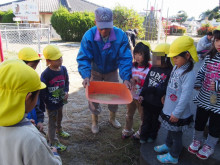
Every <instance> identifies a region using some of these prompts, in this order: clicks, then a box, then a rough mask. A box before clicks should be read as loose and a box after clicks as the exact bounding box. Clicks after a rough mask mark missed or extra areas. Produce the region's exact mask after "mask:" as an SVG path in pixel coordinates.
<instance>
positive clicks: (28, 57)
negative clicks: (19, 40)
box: [18, 47, 41, 61]
mask: <svg viewBox="0 0 220 165" xmlns="http://www.w3.org/2000/svg"><path fill="white" fill-rule="evenodd" d="M18 58H19V59H21V60H24V61H36V60H41V58H40V57H39V55H38V53H37V52H36V51H35V50H34V49H32V48H30V47H25V48H23V49H21V50H20V51H19V52H18Z"/></svg>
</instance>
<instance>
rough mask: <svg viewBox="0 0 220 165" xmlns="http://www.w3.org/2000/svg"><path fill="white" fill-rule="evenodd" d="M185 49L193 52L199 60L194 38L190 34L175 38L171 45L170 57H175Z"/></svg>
mask: <svg viewBox="0 0 220 165" xmlns="http://www.w3.org/2000/svg"><path fill="white" fill-rule="evenodd" d="M185 51H188V52H189V53H190V54H191V56H192V58H193V60H194V61H195V62H198V61H199V59H198V55H197V51H196V47H195V45H194V40H193V39H192V38H191V37H189V36H181V37H178V38H177V39H175V40H174V41H173V43H172V44H171V45H170V52H169V54H168V57H175V56H177V55H179V54H180V53H182V52H185Z"/></svg>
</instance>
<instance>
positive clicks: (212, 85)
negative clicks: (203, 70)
mask: <svg viewBox="0 0 220 165" xmlns="http://www.w3.org/2000/svg"><path fill="white" fill-rule="evenodd" d="M210 90H211V91H215V81H212V82H211V84H210Z"/></svg>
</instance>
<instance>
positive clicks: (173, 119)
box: [170, 114, 179, 123]
mask: <svg viewBox="0 0 220 165" xmlns="http://www.w3.org/2000/svg"><path fill="white" fill-rule="evenodd" d="M178 120H179V119H178V118H177V117H175V116H173V114H171V116H170V121H171V122H172V123H176V122H178Z"/></svg>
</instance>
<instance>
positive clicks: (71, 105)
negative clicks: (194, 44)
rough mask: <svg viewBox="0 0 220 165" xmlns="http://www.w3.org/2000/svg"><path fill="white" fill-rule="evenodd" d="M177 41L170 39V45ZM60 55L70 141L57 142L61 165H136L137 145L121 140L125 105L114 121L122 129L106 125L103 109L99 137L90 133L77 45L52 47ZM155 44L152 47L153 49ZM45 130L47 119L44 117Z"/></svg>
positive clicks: (106, 113) (136, 120)
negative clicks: (60, 148) (65, 74)
mask: <svg viewBox="0 0 220 165" xmlns="http://www.w3.org/2000/svg"><path fill="white" fill-rule="evenodd" d="M175 38H176V37H169V38H168V40H167V42H168V43H171V42H172V41H173V40H174V39H175ZM197 40H198V38H195V41H197ZM54 44H56V45H57V46H58V47H59V48H60V50H61V52H62V53H63V65H64V66H66V67H67V70H68V73H69V80H70V91H69V99H68V104H66V105H65V106H64V109H63V115H64V116H63V121H62V126H63V129H64V130H65V131H67V132H69V133H70V134H71V137H70V138H69V139H67V140H66V139H60V141H61V142H62V143H64V144H65V145H67V146H68V148H67V151H65V152H62V153H60V155H61V158H62V161H63V164H64V165H73V164H74V165H93V164H94V165H113V164H114V165H136V164H139V155H140V151H139V149H140V144H139V143H138V142H135V141H133V140H131V139H126V140H122V139H121V131H122V128H123V126H124V124H125V114H126V105H120V106H119V109H118V114H117V119H118V121H119V122H120V123H121V124H122V128H121V129H115V128H113V127H112V126H111V125H110V124H109V123H108V117H109V111H108V109H107V106H106V105H102V109H103V111H102V112H101V115H99V126H100V133H98V134H97V135H94V134H92V132H91V129H90V128H91V113H90V111H89V109H88V102H87V100H86V97H85V89H84V88H83V87H82V78H81V76H80V75H79V73H78V68H77V62H76V56H77V53H78V50H79V43H76V44H75V43H54ZM155 45H156V42H155V43H151V47H152V48H154V47H155ZM45 68H46V65H45V60H42V63H41V64H40V65H39V66H38V68H37V71H38V72H39V73H40V72H41V71H43V70H44V69H45ZM139 124H140V118H139V115H138V114H137V113H136V114H135V116H134V129H135V130H137V129H138V127H139ZM44 125H45V130H47V115H46V117H45V122H44Z"/></svg>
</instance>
